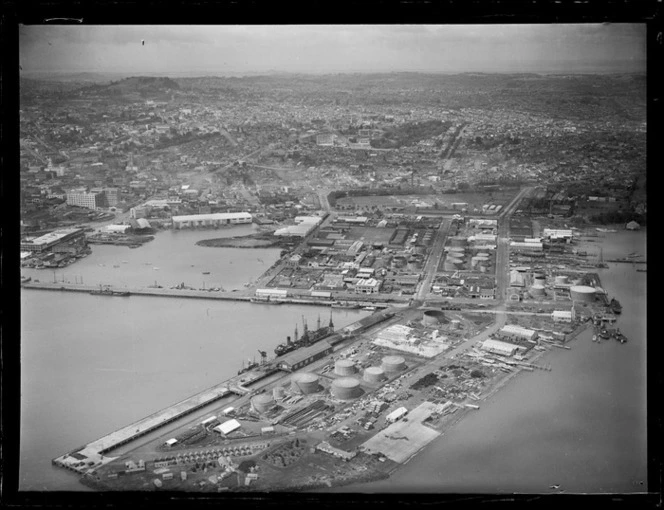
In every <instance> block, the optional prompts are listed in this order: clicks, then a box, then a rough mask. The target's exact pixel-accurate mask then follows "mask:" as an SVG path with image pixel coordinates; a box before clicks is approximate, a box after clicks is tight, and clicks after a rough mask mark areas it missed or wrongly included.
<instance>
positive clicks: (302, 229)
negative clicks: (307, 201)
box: [274, 216, 323, 237]
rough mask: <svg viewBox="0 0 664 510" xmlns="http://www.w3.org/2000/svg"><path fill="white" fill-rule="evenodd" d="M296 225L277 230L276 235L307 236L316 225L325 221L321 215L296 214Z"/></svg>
mask: <svg viewBox="0 0 664 510" xmlns="http://www.w3.org/2000/svg"><path fill="white" fill-rule="evenodd" d="M294 221H295V225H289V226H287V227H283V228H280V229H278V230H275V232H274V235H275V236H295V237H306V236H307V234H309V233H310V232H311V231H312V230H313V229H315V228H316V226H317V225H318V224H319V223H320V222H321V221H323V218H321V217H320V216H296V217H295V218H294Z"/></svg>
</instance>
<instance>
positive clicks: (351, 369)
mask: <svg viewBox="0 0 664 510" xmlns="http://www.w3.org/2000/svg"><path fill="white" fill-rule="evenodd" d="M355 372H357V368H356V367H355V363H354V362H353V361H352V360H349V359H340V360H337V361H336V363H335V364H334V373H335V374H337V375H353V374H354V373H355Z"/></svg>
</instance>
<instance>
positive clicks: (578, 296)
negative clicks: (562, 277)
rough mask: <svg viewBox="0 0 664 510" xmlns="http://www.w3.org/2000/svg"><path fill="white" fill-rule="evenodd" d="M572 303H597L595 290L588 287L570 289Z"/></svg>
mask: <svg viewBox="0 0 664 510" xmlns="http://www.w3.org/2000/svg"><path fill="white" fill-rule="evenodd" d="M569 292H570V296H571V297H572V301H582V302H584V303H592V302H593V301H595V292H596V291H595V288H594V287H588V286H587V285H574V286H573V287H570V289H569Z"/></svg>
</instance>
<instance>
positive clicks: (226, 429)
mask: <svg viewBox="0 0 664 510" xmlns="http://www.w3.org/2000/svg"><path fill="white" fill-rule="evenodd" d="M241 426H242V425H241V424H240V422H239V421H237V420H235V419H233V420H228V421H225V422H224V423H222V424H221V425H217V426H216V427H215V428H213V429H212V430H216V431H217V432H219V433H220V434H221V435H222V436H227V435H228V434H230V433H231V432H234V431H236V430H237V429H239V428H240V427H241Z"/></svg>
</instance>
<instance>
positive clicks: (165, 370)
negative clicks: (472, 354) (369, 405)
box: [20, 227, 647, 493]
mask: <svg viewBox="0 0 664 510" xmlns="http://www.w3.org/2000/svg"><path fill="white" fill-rule="evenodd" d="M238 228H248V227H238ZM233 230H235V229H233ZM221 232H222V231H215V232H214V233H212V235H211V233H210V232H207V233H205V232H177V233H170V232H160V233H159V234H158V235H157V238H156V239H155V240H154V241H152V242H151V243H149V244H147V245H145V246H144V247H142V248H139V249H135V250H130V249H127V248H123V247H113V246H110V247H109V246H94V247H93V250H94V253H93V254H92V255H90V256H89V257H87V258H86V259H84V260H82V261H79V262H77V263H76V264H75V265H73V266H70V267H69V268H65V269H64V270H58V274H59V271H64V272H65V274H67V273H69V274H70V275H71V281H72V282H73V281H74V276H73V275H76V274H79V275H80V274H83V278H84V279H85V283H86V284H89V283H90V284H91V283H93V282H94V283H104V284H106V283H108V284H114V285H128V284H129V283H134V281H133V280H131V278H132V276H131V275H130V276H127V274H128V273H126V271H127V270H129V269H128V268H132V267H134V270H135V271H137V273H136V274H137V275H139V277H140V278H143V280H140V283H142V284H151V283H154V279H155V277H154V273H160V276H161V275H162V274H163V275H164V276H163V277H161V278H164V283H161V280H160V283H161V284H163V285H167V284H170V282H171V281H172V282H173V283H178V282H179V281H182V280H183V279H184V281H185V283H188V282H187V279H188V278H189V277H191V278H192V279H193V278H194V276H199V275H200V272H199V270H200V271H210V272H211V275H210V276H214V275H215V271H219V276H220V277H223V278H224V282H223V283H222V285H223V286H224V288H226V289H228V290H230V289H232V288H240V287H241V286H242V284H243V283H244V282H246V281H247V280H248V279H252V278H256V277H257V276H258V275H259V274H260V273H261V272H262V271H263V270H264V268H265V267H266V266H264V265H263V264H261V263H260V262H259V261H258V260H253V259H258V258H260V259H262V260H263V261H264V264H266V265H267V266H269V265H271V264H272V262H274V260H276V258H278V250H233V249H222V248H202V247H196V246H194V245H193V243H194V242H195V241H196V240H198V239H204V238H211V237H221V235H220V233H221ZM224 232H229V235H237V231H224ZM603 244H604V257H605V258H610V257H613V256H615V257H620V256H624V255H626V254H628V253H630V252H632V251H640V252H641V253H645V233H644V232H638V233H634V232H619V233H617V234H610V235H607V237H606V238H605V239H604V243H603ZM144 250H148V251H144ZM149 250H152V251H149ZM271 251H273V252H275V251H276V253H273V254H272V258H270V252H271ZM116 254H117V257H116ZM248 254H249V256H248ZM111 255H112V256H111ZM250 258H251V259H252V260H249V259H250ZM144 259H145V260H144ZM102 260H106V261H107V262H102ZM118 260H119V261H120V262H119V263H120V264H122V266H127V269H125V267H122V266H121V268H113V265H117V264H118ZM122 260H127V261H128V262H127V263H126V264H123V263H122ZM242 260H244V262H241V261H242ZM231 261H232V262H233V268H234V271H223V268H225V267H229V266H230V263H231ZM146 262H151V263H153V264H154V265H153V266H150V271H153V273H150V272H149V271H146V273H147V274H145V275H144V276H140V275H142V274H143V268H142V267H141V265H146ZM109 263H110V269H109ZM79 264H81V265H80V266H79ZM99 264H106V265H105V266H103V265H102V266H100V265H99ZM192 264H194V265H195V268H191V265H192ZM236 264H237V265H236ZM199 265H200V267H199ZM610 266H611V267H610V268H609V269H606V270H602V271H600V275H601V278H602V282H603V285H604V288H605V289H606V290H607V291H608V292H609V294H610V295H615V296H617V297H618V299H619V300H620V302H621V303H622V305H623V314H622V316H621V317H620V319H619V322H618V326H619V327H620V328H621V330H622V331H623V332H624V333H626V335H627V336H628V338H629V342H628V343H626V344H622V345H621V344H619V343H618V342H615V341H611V342H604V343H601V344H597V343H593V342H592V341H591V340H590V337H589V336H587V335H582V336H580V337H579V338H577V339H576V340H575V341H573V342H572V350H571V351H565V350H554V351H553V352H551V353H548V354H547V358H546V359H545V362H546V363H550V364H551V366H552V368H553V370H552V371H551V372H544V371H536V372H526V373H523V374H520V375H519V376H517V378H516V379H515V380H513V381H512V382H510V384H509V385H508V386H506V387H505V388H503V389H502V390H500V392H499V393H498V394H497V395H495V396H494V397H493V398H492V399H491V400H490V401H489V402H485V403H482V406H481V409H480V411H478V412H476V413H471V414H470V415H469V416H468V417H467V418H465V419H464V420H463V421H462V422H460V423H459V424H457V425H456V426H455V427H454V428H453V429H452V430H450V431H449V432H447V433H446V434H445V435H443V436H442V437H441V438H440V439H439V440H437V441H436V442H434V443H433V444H432V445H430V447H428V448H427V449H426V451H424V452H422V453H421V454H420V455H419V456H417V457H415V458H413V459H412V460H411V461H410V462H409V463H408V464H407V465H405V466H404V467H402V468H400V469H399V470H398V471H396V472H395V473H394V474H393V476H392V477H391V479H390V480H389V481H382V482H376V483H372V484H364V485H359V486H348V487H343V488H340V489H338V490H340V491H343V492H362V491H363V492H409V491H418V492H492V493H493V492H551V491H553V490H552V489H550V488H549V486H550V485H552V484H560V486H561V487H560V488H561V489H565V490H566V491H567V492H631V491H636V492H641V491H644V490H645V482H646V444H647V443H646V430H645V427H646V397H645V389H646V372H645V368H646V334H645V292H646V288H645V280H646V273H639V272H636V267H634V266H632V265H631V264H610ZM146 267H147V265H146ZM152 267H160V269H159V270H158V271H157V270H154V269H152ZM637 267H639V266H637ZM641 267H643V266H641ZM193 269H195V271H193ZM114 271H116V273H114ZM35 273H37V274H38V275H39V274H41V275H44V274H48V273H49V272H48V271H46V272H44V271H35ZM148 274H149V276H148ZM114 275H117V276H116V277H115V278H116V279H113V276H114ZM200 276H202V275H200ZM65 277H66V276H65ZM38 278H39V276H38ZM166 279H168V280H169V281H166ZM122 282H126V283H122ZM146 282H147V283H146ZM233 282H237V283H233ZM192 283H193V282H192ZM332 313H333V320H334V322H335V325H336V326H338V327H341V326H343V325H345V324H348V323H351V322H353V321H355V320H357V319H359V318H361V317H363V316H365V315H366V314H367V313H368V312H365V311H356V310H344V309H333V310H332ZM319 314H320V317H321V321H323V322H326V321H327V320H329V314H330V309H329V308H322V307H321V308H319V307H311V306H290V305H281V306H273V305H256V304H250V303H239V302H217V301H214V302H213V301H210V302H207V301H198V300H187V299H173V298H149V297H139V296H132V297H130V298H110V297H101V296H94V297H93V296H89V295H86V294H78V293H53V292H48V291H37V290H24V291H22V292H21V321H22V328H21V329H22V338H21V351H22V352H21V363H22V373H21V395H22V396H21V405H22V413H21V467H20V489H21V490H86V488H85V487H84V486H83V485H81V484H80V483H79V482H78V479H77V477H76V476H74V475H73V474H71V473H69V472H66V471H64V470H60V469H57V468H55V467H53V466H52V465H51V463H50V460H51V459H52V458H54V457H57V456H58V455H61V454H63V453H65V452H67V451H69V450H72V449H74V448H75V447H77V446H80V445H82V444H85V443H86V442H88V441H90V440H93V439H96V438H98V437H101V436H102V435H104V434H106V433H108V432H110V431H112V430H115V429H117V428H119V427H122V426H125V425H127V424H129V423H132V422H133V421H136V420H138V419H140V418H143V417H145V416H147V415H148V414H149V413H151V412H154V411H156V410H159V409H161V408H163V407H166V406H168V405H170V404H172V403H174V402H176V401H179V400H181V399H183V398H186V397H188V396H190V395H192V394H193V393H195V392H197V391H200V390H202V389H204V388H206V387H209V386H212V385H213V384H216V383H218V382H219V381H220V380H223V379H225V378H227V377H229V376H231V375H233V374H235V373H236V372H237V370H238V368H240V366H241V364H242V361H243V360H246V359H247V358H254V357H256V358H258V356H259V355H258V352H257V350H258V349H262V350H267V351H268V352H271V351H272V349H273V348H274V347H275V346H276V345H277V344H278V343H279V342H281V341H283V340H284V338H285V336H286V335H292V333H293V328H294V326H295V323H296V322H298V323H300V324H301V320H302V315H304V316H305V317H306V318H307V321H308V323H309V325H310V326H311V325H312V324H315V322H316V320H317V318H318V315H319ZM641 482H642V483H643V484H642V483H641Z"/></svg>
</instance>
